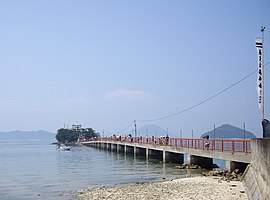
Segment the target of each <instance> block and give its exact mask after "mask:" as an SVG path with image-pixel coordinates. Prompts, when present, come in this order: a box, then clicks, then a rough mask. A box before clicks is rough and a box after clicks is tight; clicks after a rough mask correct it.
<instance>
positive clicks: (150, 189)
mask: <svg viewBox="0 0 270 200" xmlns="http://www.w3.org/2000/svg"><path fill="white" fill-rule="evenodd" d="M78 199H79V200H98V199H109V200H118V199H120V200H127V199H131V200H141V199H144V200H165V199H166V200H167V199H171V200H176V199H177V200H179V199H183V200H187V199H189V200H197V199H198V200H204V199H205V200H209V199H213V200H216V199H219V200H227V199H230V200H247V196H246V194H245V192H244V189H243V185H242V183H241V182H240V181H229V180H226V181H225V180H222V178H220V177H211V176H202V177H194V178H183V179H175V180H170V181H160V182H153V183H139V184H136V185H128V186H120V187H101V188H93V189H90V190H87V191H83V192H79V193H78Z"/></svg>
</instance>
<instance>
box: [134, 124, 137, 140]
mask: <svg viewBox="0 0 270 200" xmlns="http://www.w3.org/2000/svg"><path fill="white" fill-rule="evenodd" d="M134 131H135V141H136V139H137V125H136V120H134Z"/></svg>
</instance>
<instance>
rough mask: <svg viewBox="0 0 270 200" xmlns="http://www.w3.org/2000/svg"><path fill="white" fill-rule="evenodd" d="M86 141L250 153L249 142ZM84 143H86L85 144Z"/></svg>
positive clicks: (143, 138) (203, 140)
mask: <svg viewBox="0 0 270 200" xmlns="http://www.w3.org/2000/svg"><path fill="white" fill-rule="evenodd" d="M87 141H118V142H128V143H139V144H152V145H161V146H171V147H175V148H193V149H201V150H207V151H221V152H231V153H235V152H242V153H246V154H248V153H251V149H250V140H231V139H230V140H226V139H202V138H196V139H195V138H155V137H149V138H148V137H126V136H124V137H121V136H117V137H116V136H112V137H103V138H93V139H91V140H87ZM87 141H86V142H87Z"/></svg>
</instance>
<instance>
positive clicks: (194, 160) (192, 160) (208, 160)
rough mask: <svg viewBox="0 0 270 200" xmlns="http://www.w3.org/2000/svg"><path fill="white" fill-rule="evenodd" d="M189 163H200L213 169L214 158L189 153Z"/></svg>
mask: <svg viewBox="0 0 270 200" xmlns="http://www.w3.org/2000/svg"><path fill="white" fill-rule="evenodd" d="M188 163H189V164H193V165H199V166H201V167H202V168H205V169H213V158H207V157H201V156H194V155H189V160H188Z"/></svg>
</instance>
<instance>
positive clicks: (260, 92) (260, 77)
mask: <svg viewBox="0 0 270 200" xmlns="http://www.w3.org/2000/svg"><path fill="white" fill-rule="evenodd" d="M256 48H257V53H258V79H257V90H258V104H259V108H260V109H261V110H262V112H263V104H264V102H263V98H264V97H263V93H264V92H263V89H264V85H263V84H264V82H263V77H264V74H263V73H264V70H263V39H262V38H260V37H258V38H256Z"/></svg>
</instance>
